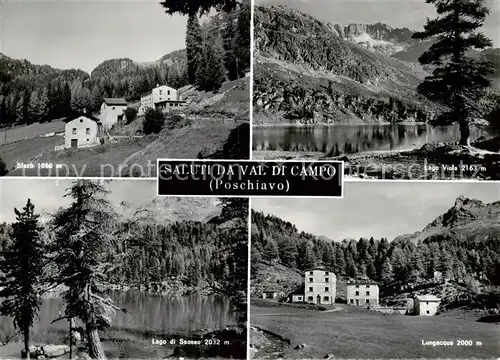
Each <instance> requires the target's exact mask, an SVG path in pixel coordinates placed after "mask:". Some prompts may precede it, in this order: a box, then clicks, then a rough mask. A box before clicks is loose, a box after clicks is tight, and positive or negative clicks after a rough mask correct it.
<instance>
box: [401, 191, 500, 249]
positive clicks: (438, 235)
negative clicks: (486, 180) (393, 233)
mask: <svg viewBox="0 0 500 360" xmlns="http://www.w3.org/2000/svg"><path fill="white" fill-rule="evenodd" d="M498 237H500V201H497V202H494V203H490V204H484V203H483V202H481V201H480V200H477V199H469V198H466V197H464V196H460V197H458V198H457V199H456V201H455V204H454V205H453V207H451V208H450V209H448V211H447V212H446V213H444V214H442V215H440V216H438V217H437V218H436V219H434V220H433V221H432V222H431V223H429V224H428V225H427V226H425V227H424V229H422V231H418V232H416V233H414V234H411V235H403V236H400V237H398V238H396V239H395V240H394V241H403V240H409V241H412V242H413V243H417V242H418V241H427V242H429V241H436V240H437V241H442V240H443V239H445V240H446V239H448V240H451V239H453V240H458V241H467V242H484V241H488V240H491V239H494V238H498Z"/></svg>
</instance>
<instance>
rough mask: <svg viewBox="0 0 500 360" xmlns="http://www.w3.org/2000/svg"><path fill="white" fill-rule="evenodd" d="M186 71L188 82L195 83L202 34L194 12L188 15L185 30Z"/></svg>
mask: <svg viewBox="0 0 500 360" xmlns="http://www.w3.org/2000/svg"><path fill="white" fill-rule="evenodd" d="M186 56H187V72H188V78H189V83H190V84H195V83H196V71H197V70H198V68H199V67H200V66H201V61H202V56H203V36H202V33H201V27H200V22H199V20H198V16H197V15H196V14H193V15H190V16H189V19H188V23H187V30H186Z"/></svg>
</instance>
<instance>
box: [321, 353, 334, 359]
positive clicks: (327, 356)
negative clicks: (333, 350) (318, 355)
mask: <svg viewBox="0 0 500 360" xmlns="http://www.w3.org/2000/svg"><path fill="white" fill-rule="evenodd" d="M323 359H335V355H333V354H326V355H325V357H324V358H323Z"/></svg>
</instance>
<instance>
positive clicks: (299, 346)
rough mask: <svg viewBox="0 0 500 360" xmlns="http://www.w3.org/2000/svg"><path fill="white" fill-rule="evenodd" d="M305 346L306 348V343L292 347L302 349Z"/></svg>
mask: <svg viewBox="0 0 500 360" xmlns="http://www.w3.org/2000/svg"><path fill="white" fill-rule="evenodd" d="M305 348H306V344H299V345H297V346H296V347H295V348H294V349H295V350H302V349H305Z"/></svg>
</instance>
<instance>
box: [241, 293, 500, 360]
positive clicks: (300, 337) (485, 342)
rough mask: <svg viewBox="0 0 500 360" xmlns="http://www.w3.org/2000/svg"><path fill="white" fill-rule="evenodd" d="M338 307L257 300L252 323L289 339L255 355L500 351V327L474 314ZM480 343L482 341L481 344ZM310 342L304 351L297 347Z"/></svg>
mask: <svg viewBox="0 0 500 360" xmlns="http://www.w3.org/2000/svg"><path fill="white" fill-rule="evenodd" d="M337 309H338V310H337V311H331V310H330V311H327V312H324V311H317V310H310V309H303V308H291V307H284V306H283V307H277V306H268V305H266V304H265V303H263V301H262V300H257V301H256V302H254V301H252V305H251V309H250V314H251V315H250V316H251V325H252V326H255V327H257V328H259V329H262V330H265V331H269V332H271V333H274V334H276V335H279V336H281V337H282V338H284V339H287V340H289V341H290V346H288V347H287V348H286V349H285V350H284V351H283V352H282V353H279V354H276V353H274V354H267V356H266V355H265V354H259V352H257V353H256V355H255V358H259V357H261V358H287V359H305V358H315V359H318V358H320V359H321V358H325V357H326V356H327V355H333V356H334V357H335V358H349V359H354V358H356V359H375V358H379V359H380V358H384V359H394V358H398V359H409V358H429V359H431V358H478V359H487V358H488V359H489V358H492V357H498V355H499V354H500V341H499V339H500V325H498V324H495V323H481V322H477V321H476V320H477V317H476V316H474V314H473V313H469V314H467V315H466V316H465V319H464V315H463V314H460V313H449V314H442V315H438V316H408V315H401V314H391V315H388V314H382V313H378V312H375V311H370V310H367V309H363V308H354V307H349V306H346V305H341V304H338V305H337ZM422 340H424V341H433V340H438V341H441V340H442V341H450V340H453V341H454V343H455V344H456V341H457V340H472V341H473V343H474V345H472V346H456V345H455V346H447V347H444V346H435V347H433V346H424V345H422ZM477 341H480V342H481V344H482V345H476V342H477ZM300 344H305V345H306V346H305V348H303V349H295V347H296V346H297V345H300Z"/></svg>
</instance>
